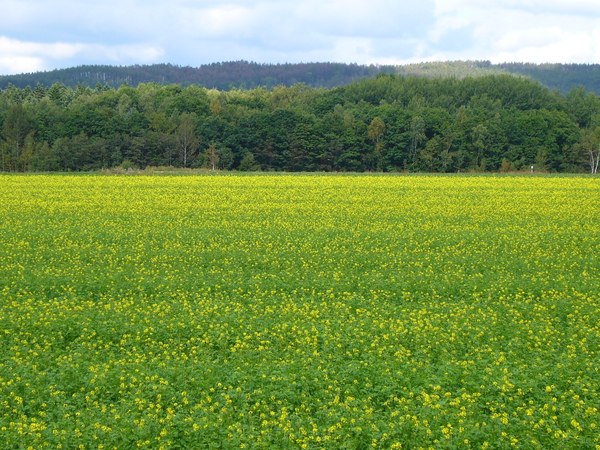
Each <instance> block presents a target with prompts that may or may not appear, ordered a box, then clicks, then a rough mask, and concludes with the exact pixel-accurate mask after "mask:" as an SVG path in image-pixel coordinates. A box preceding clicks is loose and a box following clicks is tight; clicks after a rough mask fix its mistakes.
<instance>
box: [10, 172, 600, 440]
mask: <svg viewBox="0 0 600 450" xmlns="http://www.w3.org/2000/svg"><path fill="white" fill-rule="evenodd" d="M599 257H600V180H599V179H597V178H585V177H535V176H532V177H492V176H486V177H469V176H465V177H458V176H436V177H434V176H308V175H307V176H304V175H264V176H235V175H216V176H179V177H177V176H155V177H144V176H138V177H127V176H48V175H35V176H25V175H23V176H17V175H6V176H2V177H0V324H1V328H0V349H1V351H0V447H1V448H32V449H38V448H65V449H67V448H68V449H72V448H86V449H92V448H93V449H100V448H102V449H109V448H117V449H126V448H152V449H155V448H164V449H169V448H223V449H230V448H231V449H233V448H291V449H294V448H310V449H319V448H324V449H338V448H348V449H366V448H394V449H396V448H424V449H425V448H444V449H448V448H477V449H479V448H511V447H516V448H526V449H530V448H531V449H536V448H553V449H556V448H561V449H563V448H564V449H599V448H600V414H599V408H600V353H599V352H600V261H599Z"/></svg>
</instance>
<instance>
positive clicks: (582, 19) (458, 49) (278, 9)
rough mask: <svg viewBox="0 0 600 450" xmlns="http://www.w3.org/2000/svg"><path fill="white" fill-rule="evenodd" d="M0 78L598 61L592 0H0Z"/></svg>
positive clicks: (598, 7)
mask: <svg viewBox="0 0 600 450" xmlns="http://www.w3.org/2000/svg"><path fill="white" fill-rule="evenodd" d="M2 9H3V11H2V15H1V16H0V30H2V32H1V33H2V36H4V37H2V38H0V39H1V40H0V72H4V73H15V72H20V71H24V70H25V71H33V70H47V69H52V68H56V67H69V66H73V65H81V64H136V63H141V64H144V63H145V64H150V63H155V62H170V63H174V64H180V65H192V66H198V65H201V64H205V63H211V62H218V61H232V60H239V59H245V60H251V61H257V62H270V63H277V62H280V63H282V62H302V61H304V62H308V61H339V62H357V63H367V64H368V63H379V64H386V63H388V64H400V63H405V62H419V61H431V60H452V59H489V60H492V61H494V62H503V61H529V62H546V61H548V62H598V61H599V57H600V51H599V50H598V47H599V46H598V44H596V42H599V41H598V39H597V38H598V31H597V30H600V20H599V19H600V2H597V0H570V1H569V0H421V1H420V2H415V1H412V0H295V1H294V0H278V1H276V0H225V1H222V0H172V1H170V2H164V1H158V0H146V1H142V0H119V1H116V0H105V1H103V2H93V3H85V2H81V1H76V0H52V1H50V0H3V8H2Z"/></svg>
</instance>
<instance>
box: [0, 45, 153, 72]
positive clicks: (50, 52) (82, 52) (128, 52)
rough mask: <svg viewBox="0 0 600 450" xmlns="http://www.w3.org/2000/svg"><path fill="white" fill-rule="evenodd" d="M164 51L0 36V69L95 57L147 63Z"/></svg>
mask: <svg viewBox="0 0 600 450" xmlns="http://www.w3.org/2000/svg"><path fill="white" fill-rule="evenodd" d="M163 53H164V52H163V50H162V49H160V48H156V47H152V46H148V45H117V46H107V45H99V44H81V43H66V42H56V43H39V42H25V41H19V40H17V39H10V38H7V37H5V36H0V72H1V73H4V74H15V73H22V72H37V71H42V70H50V69H53V68H55V67H56V66H63V65H64V63H63V62H72V65H78V63H76V62H75V61H76V60H80V61H85V62H86V63H88V64H92V63H94V61H98V60H101V61H103V63H111V64H121V63H123V62H129V61H131V60H136V61H138V62H140V63H149V62H156V61H157V60H158V59H159V58H161V57H162V56H163ZM81 64H82V63H81Z"/></svg>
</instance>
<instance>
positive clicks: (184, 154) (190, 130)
mask: <svg viewBox="0 0 600 450" xmlns="http://www.w3.org/2000/svg"><path fill="white" fill-rule="evenodd" d="M175 137H176V139H177V144H178V145H179V151H180V155H181V161H182V163H183V167H187V166H188V163H189V161H190V158H192V157H193V155H194V153H195V152H196V150H197V149H198V145H199V139H198V136H197V135H196V114H195V113H191V114H189V113H183V114H182V115H181V121H180V123H179V126H178V127H177V131H176V133H175Z"/></svg>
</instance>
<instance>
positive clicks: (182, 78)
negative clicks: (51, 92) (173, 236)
mask: <svg viewBox="0 0 600 450" xmlns="http://www.w3.org/2000/svg"><path fill="white" fill-rule="evenodd" d="M382 71H383V72H389V73H392V72H393V71H394V69H393V68H392V67H376V66H361V65H358V64H341V63H305V64H258V63H254V62H247V61H235V62H223V63H213V64H206V65H202V66H200V67H181V66H175V65H172V64H154V65H142V66H140V65H136V66H80V67H74V68H71V69H59V70H53V71H49V72H37V73H28V74H22V75H9V76H0V88H3V89H4V88H6V86H7V85H8V83H12V84H13V85H14V86H16V87H18V88H25V87H27V86H31V87H34V86H36V85H37V84H38V83H40V84H43V85H44V86H47V87H49V86H51V85H53V84H54V83H61V84H64V85H65V86H67V87H71V88H74V87H76V86H77V85H78V84H83V85H84V86H88V87H94V86H95V85H96V84H97V83H100V84H102V85H104V84H107V85H109V86H112V87H119V86H120V85H122V84H124V83H126V84H128V85H130V86H134V87H135V86H137V85H139V84H140V83H159V84H163V85H167V84H180V85H182V86H189V85H192V84H195V85H201V86H203V87H206V88H209V89H218V90H222V91H224V90H229V89H231V88H241V89H253V88H256V87H259V86H262V87H267V88H271V87H274V86H278V85H284V86H292V85H294V84H297V83H305V84H306V85H308V86H310V87H327V88H332V87H337V86H344V85H347V84H350V83H352V82H353V81H356V80H359V79H361V78H368V77H375V76H376V75H377V74H379V73H380V72H382Z"/></svg>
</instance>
